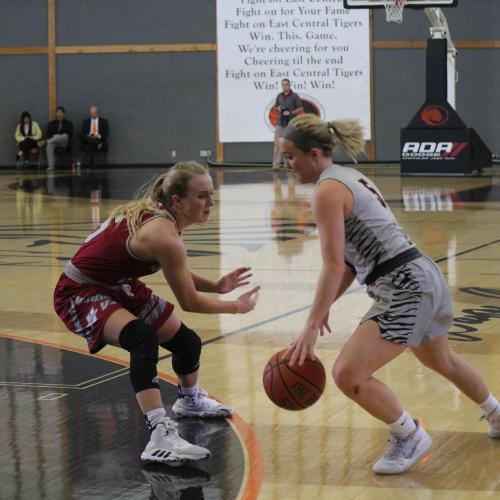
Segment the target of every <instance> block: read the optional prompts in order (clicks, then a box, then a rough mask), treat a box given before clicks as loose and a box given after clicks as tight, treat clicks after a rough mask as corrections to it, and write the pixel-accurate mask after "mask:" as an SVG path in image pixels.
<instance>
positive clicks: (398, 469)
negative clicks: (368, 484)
mask: <svg viewBox="0 0 500 500" xmlns="http://www.w3.org/2000/svg"><path fill="white" fill-rule="evenodd" d="M415 424H416V425H417V428H416V430H415V432H413V433H412V434H410V435H409V436H408V437H407V438H404V439H402V438H400V437H398V436H397V435H395V434H391V437H390V439H389V446H388V447H387V449H386V450H385V453H384V456H383V457H381V458H379V459H378V460H377V461H376V462H375V464H374V465H373V470H374V472H376V473H377V474H401V473H402V472H406V471H407V470H408V469H410V468H411V467H412V466H413V465H415V464H416V463H417V462H418V461H419V460H420V459H421V458H423V457H424V456H425V455H426V454H427V453H428V452H429V450H430V449H431V447H432V439H431V437H430V436H429V434H427V432H425V430H424V429H423V428H422V426H421V425H420V424H419V422H418V421H417V420H415Z"/></svg>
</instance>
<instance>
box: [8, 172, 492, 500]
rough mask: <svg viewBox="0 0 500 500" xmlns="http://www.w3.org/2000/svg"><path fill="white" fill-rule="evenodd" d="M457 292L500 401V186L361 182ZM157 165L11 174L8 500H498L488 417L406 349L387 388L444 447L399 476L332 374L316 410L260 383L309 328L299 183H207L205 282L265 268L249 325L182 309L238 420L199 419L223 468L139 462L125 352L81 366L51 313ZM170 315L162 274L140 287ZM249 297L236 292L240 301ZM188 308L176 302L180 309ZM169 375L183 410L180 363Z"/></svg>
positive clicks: (340, 336)
mask: <svg viewBox="0 0 500 500" xmlns="http://www.w3.org/2000/svg"><path fill="white" fill-rule="evenodd" d="M363 170H364V172H365V173H367V174H368V175H369V176H370V177H371V178H372V179H373V180H374V181H375V183H376V184H377V185H378V187H379V188H380V189H381V191H382V193H383V195H384V197H385V198H386V200H388V201H389V202H390V205H391V207H392V209H393V211H394V213H395V215H396V217H397V218H398V219H399V221H400V223H401V224H402V225H403V227H404V228H405V230H406V232H407V233H408V234H409V236H410V237H411V238H412V239H413V240H414V241H416V243H417V245H418V247H419V248H420V249H421V250H422V251H423V252H425V253H426V254H428V255H429V256H431V257H433V258H434V259H435V260H436V261H437V262H438V263H439V266H440V268H441V270H442V271H443V273H444V274H445V276H446V278H447V280H448V284H449V286H450V289H451V291H452V295H453V306H454V314H455V320H454V325H453V328H452V330H451V332H450V334H449V338H450V340H451V343H452V345H453V348H454V349H455V350H456V352H458V353H460V354H461V355H462V356H464V357H465V359H467V360H468V361H470V362H471V363H473V364H474V365H475V366H476V367H477V368H478V369H479V370H480V372H481V373H482V374H483V376H484V377H485V379H486V380H487V382H488V384H489V385H490V387H491V389H492V391H493V392H494V393H495V394H496V396H497V398H498V397H499V396H500V252H499V249H500V176H499V172H498V171H496V170H494V171H493V172H492V175H491V176H485V177H480V178H428V177H427V178H424V177H401V176H400V175H399V169H398V168H396V167H388V166H380V167H377V168H375V167H369V168H365V169H363ZM158 173H160V171H159V170H151V169H141V170H139V169H136V170H118V169H116V170H109V171H105V170H101V171H96V172H91V171H82V172H75V173H74V174H72V173H71V172H56V173H55V174H52V175H50V176H48V175H47V173H46V172H37V171H33V172H29V171H25V172H15V171H0V213H1V222H0V266H1V275H2V280H1V282H2V288H1V291H0V298H1V300H0V423H1V426H0V499H2V500H3V499H6V500H7V499H9V500H10V499H25V498H26V499H28V498H29V499H37V498H40V499H51V500H52V499H54V500H55V499H65V500H66V499H87V498H89V499H90V498H91V499H116V498H131V499H146V498H159V499H171V498H175V499H234V498H245V499H252V498H257V497H258V498H261V499H265V500H267V499H280V500H281V499H285V500H289V499H307V500H308V499H315V500H320V499H342V500H343V499H351V498H356V499H379V498H380V499H384V500H389V499H423V500H426V499H464V500H465V499H466V500H469V499H480V498H500V440H497V441H495V440H492V439H489V438H488V436H487V426H486V424H485V423H484V422H483V421H479V417H480V412H479V410H478V408H477V407H476V405H474V404H473V403H472V402H471V401H469V400H468V399H467V398H465V397H464V396H463V395H462V394H461V393H460V392H459V391H458V390H457V389H456V388H455V387H454V386H452V385H451V383H449V382H448V381H446V380H444V379H443V378H441V377H439V376H438V375H436V374H434V373H433V372H431V371H429V370H428V369H426V368H424V367H423V366H421V365H420V364H419V363H418V362H417V360H416V359H415V358H414V357H413V356H412V354H411V353H404V354H402V355H401V356H399V357H398V358H397V359H395V360H394V361H393V362H391V363H390V364H388V365H387V366H386V367H384V368H383V369H381V370H380V371H379V372H378V373H377V376H378V377H379V378H380V379H381V380H383V381H384V382H386V383H388V385H389V386H390V387H391V389H392V390H393V391H394V392H395V393H396V394H397V395H398V396H399V397H400V398H401V400H402V402H403V404H404V406H405V407H406V408H407V409H408V410H409V411H410V412H411V413H412V415H413V416H415V417H419V418H421V419H422V421H423V423H424V425H425V427H426V429H427V430H428V432H429V433H430V434H431V435H432V437H433V439H434V447H433V452H432V454H431V455H430V457H429V458H428V459H427V460H426V461H425V462H423V463H420V464H418V465H417V466H416V467H415V468H414V469H413V470H412V471H410V472H409V473H406V474H404V475H401V476H393V477H387V476H377V475H374V474H373V473H372V470H371V465H372V463H373V462H374V461H375V460H376V459H377V458H378V457H379V456H380V454H381V453H382V452H383V450H384V447H385V444H386V440H387V431H386V429H385V426H384V425H383V424H381V423H380V422H378V421H376V420H375V419H374V418H372V417H371V416H370V415H368V414H367V413H366V412H364V411H363V410H362V409H361V408H359V407H357V406H356V405H355V404H353V403H352V402H351V401H350V400H349V399H347V398H346V397H345V396H344V395H343V394H341V393H340V391H339V390H338V389H337V388H336V387H335V386H334V384H333V381H332V380H331V377H328V380H327V386H326V389H325V392H324V394H323V396H322V397H321V399H320V400H319V401H318V402H317V403H316V404H315V405H314V406H312V407H311V408H309V409H307V410H304V411H300V412H290V411H286V410H281V409H279V408H278V407H276V406H274V405H273V404H272V403H271V402H270V401H269V400H268V398H267V396H266V394H265V392H264V390H263V388H262V372H263V369H264V366H265V364H266V362H267V360H268V359H269V358H270V357H271V355H272V354H273V353H274V352H276V351H277V350H279V349H281V348H283V347H285V346H286V345H287V344H288V343H289V342H290V341H291V340H292V339H293V338H294V336H295V335H296V334H297V332H298V331H299V330H300V328H301V326H302V324H303V323H304V321H305V318H306V316H307V312H308V308H309V306H310V304H311V302H312V299H313V294H314V290H315V283H316V279H317V276H318V272H319V270H320V266H321V259H320V249H319V241H318V236H317V232H316V230H315V224H314V222H313V220H312V218H311V210H310V205H309V200H310V195H311V192H312V187H311V186H304V185H296V183H295V181H294V180H293V178H291V177H290V176H287V174H286V173H285V172H281V173H279V174H278V173H273V172H271V171H269V170H265V169H244V168H239V169H213V170H212V172H211V173H212V176H213V180H214V185H215V188H216V206H215V208H214V210H213V214H212V218H211V220H210V222H209V223H207V224H206V225H204V226H197V227H193V228H191V229H189V230H188V231H187V232H186V233H185V238H184V239H185V242H186V245H187V248H188V255H189V264H190V266H191V268H192V269H193V270H194V271H195V272H197V273H199V274H203V275H206V276H208V277H210V278H216V277H218V276H219V275H221V274H223V273H227V272H229V271H230V270H232V269H233V268H235V267H238V266H246V265H249V266H252V268H253V273H254V276H253V278H252V280H253V282H254V283H255V284H260V285H262V291H261V294H260V301H259V303H258V306H257V308H256V309H255V310H254V311H253V312H251V313H250V314H248V315H245V316H239V315H220V316H216V315H214V316H204V315H199V314H190V313H184V312H182V311H181V310H180V308H178V307H177V313H178V314H179V315H180V316H181V318H182V320H183V321H184V322H185V323H186V324H188V325H189V326H190V327H191V328H193V329H195V330H196V331H198V332H199V334H200V336H201V337H202V339H203V342H204V344H205V345H204V348H203V354H202V368H201V372H200V373H201V384H202V386H203V387H204V388H206V389H207V390H208V391H209V392H210V394H212V395H213V396H214V397H217V398H218V399H220V400H222V401H224V402H225V403H227V404H230V405H232V406H233V407H234V408H235V410H236V412H237V415H236V417H235V418H234V419H233V420H232V421H221V422H203V421H200V420H196V419H194V420H185V421H183V422H181V423H180V424H179V425H180V427H179V430H180V433H181V434H182V435H183V436H184V437H186V438H187V439H190V440H192V441H193V442H196V443H199V444H201V445H203V446H207V447H209V448H210V449H211V451H212V454H213V455H212V457H211V458H210V459H209V460H207V461H205V462H202V463H199V464H196V465H184V466H182V467H166V466H156V467H143V466H142V464H141V462H140V458H139V457H140V453H141V451H142V448H143V447H144V444H145V441H146V440H147V433H146V429H145V426H144V421H143V417H142V415H141V414H140V411H139V410H138V408H137V406H136V403H135V401H134V396H133V393H132V391H131V389H130V387H129V382H128V373H127V367H126V364H127V362H128V356H127V353H126V352H125V351H121V350H119V349H116V348H113V347H107V348H106V349H104V350H103V351H102V353H101V355H99V356H89V355H87V354H86V349H85V343H84V341H83V340H82V339H80V338H78V337H76V336H75V335H73V334H71V333H69V332H67V331H66V329H65V327H64V326H63V324H62V323H61V322H60V320H59V319H58V318H57V316H56V315H55V313H54V312H53V309H52V291H53V287H54V285H55V282H56V280H57V279H58V277H59V275H60V273H61V271H62V268H63V266H64V264H65V263H66V261H67V260H68V259H69V258H70V257H71V255H72V254H73V253H74V252H75V250H76V249H77V248H78V245H79V244H80V243H81V241H82V240H83V239H84V237H85V236H86V235H87V234H88V233H89V232H90V231H91V230H92V229H93V228H95V227H96V226H97V225H98V224H99V222H102V221H103V220H104V219H105V218H106V215H107V213H109V211H110V210H111V209H112V208H113V207H114V206H116V204H117V203H119V202H120V201H123V200H126V199H129V198H130V197H131V196H132V195H133V193H134V192H135V191H136V190H137V188H139V187H140V186H141V185H142V184H143V183H145V182H146V181H148V180H149V179H151V178H152V177H153V176H154V175H157V174H158ZM145 281H146V283H147V284H148V285H149V286H151V287H152V288H153V289H154V291H155V292H156V293H158V294H160V295H162V296H164V297H166V298H168V299H169V300H172V301H174V300H173V297H172V293H171V292H170V290H169V288H168V286H167V285H166V283H165V282H164V279H163V277H162V275H161V274H160V273H158V274H156V275H153V276H151V277H148V278H146V279H145ZM234 295H235V294H234ZM174 302H175V301H174ZM369 306H370V299H369V298H368V297H367V296H366V294H365V292H364V289H363V288H362V287H360V286H359V285H356V284H354V285H353V286H352V287H351V289H350V290H349V291H348V292H347V293H346V295H345V296H344V297H343V298H342V299H341V300H339V301H338V302H337V303H336V304H335V305H334V306H333V308H332V313H331V324H332V326H333V335H332V336H328V337H325V338H322V339H320V341H319V343H318V348H317V355H318V356H319V357H320V358H321V360H322V361H323V363H324V365H325V368H326V370H327V373H329V371H330V368H331V366H332V364H333V362H334V360H335V357H336V356H337V354H338V353H339V351H340V349H341V347H342V345H343V344H344V343H345V342H346V340H347V339H348V338H349V335H350V334H351V333H352V331H353V330H354V328H355V327H356V325H357V323H358V322H359V319H360V318H361V317H362V316H363V314H364V312H365V311H366V310H367V309H368V308H369ZM162 354H163V355H162V359H161V361H160V363H159V371H160V372H161V377H162V379H163V380H164V382H163V383H162V394H163V396H164V401H165V404H166V407H167V408H169V406H170V405H171V404H172V402H173V401H174V399H175V394H176V392H175V385H174V382H175V380H174V378H173V371H172V368H171V365H170V359H169V358H170V356H168V353H167V352H166V351H164V352H163V353H162Z"/></svg>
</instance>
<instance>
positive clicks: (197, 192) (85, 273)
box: [54, 162, 259, 462]
mask: <svg viewBox="0 0 500 500" xmlns="http://www.w3.org/2000/svg"><path fill="white" fill-rule="evenodd" d="M212 206H213V185H212V179H211V178H210V175H209V173H208V172H207V170H206V169H205V167H203V166H202V165H200V164H198V163H194V162H185V163H179V164H177V165H175V166H174V167H172V168H171V169H170V170H169V171H168V172H167V173H166V174H165V175H162V176H160V177H159V178H158V179H157V180H156V181H155V182H154V183H153V184H152V185H151V186H150V187H149V189H148V190H147V192H146V193H145V195H144V196H143V197H142V198H139V199H136V200H134V201H131V202H129V203H127V204H125V205H122V206H120V207H118V208H116V209H115V210H114V211H113V213H112V214H111V215H110V217H109V218H108V220H106V221H105V222H104V223H103V224H101V226H100V227H99V228H98V229H97V230H96V231H94V232H93V233H91V234H90V235H89V236H88V237H87V239H86V240H85V241H84V243H83V244H82V246H81V247H80V248H79V250H78V251H77V252H76V254H75V255H74V256H73V257H72V259H71V261H70V262H68V264H67V265H66V267H65V269H64V272H63V273H62V275H61V277H60V279H59V282H58V283H57V285H56V289H55V292H54V307H55V310H56V312H57V314H58V315H59V317H60V318H61V319H62V320H63V322H64V323H65V324H66V326H67V327H68V329H69V330H71V331H73V332H74V333H76V334H78V335H81V336H82V337H84V338H85V339H86V341H87V344H88V348H89V351H90V352H91V353H96V352H98V351H99V350H101V349H102V348H103V347H104V346H105V345H106V344H110V345H113V346H116V347H121V348H123V349H126V350H127V351H129V352H130V381H131V383H132V387H133V389H134V391H135V393H136V397H137V402H138V403H139V406H140V408H141V410H142V412H143V413H144V415H145V417H146V421H147V424H148V427H149V428H150V430H151V431H152V433H151V439H150V441H149V443H148V444H147V446H146V449H145V450H144V452H143V453H142V456H141V458H142V459H143V460H147V461H157V462H177V461H183V460H201V459H204V458H207V457H208V456H209V455H210V452H209V451H208V450H207V449H205V448H202V447H200V446H196V445H192V444H190V443H188V442H187V441H184V440H183V439H182V438H181V437H180V436H179V435H178V434H177V430H176V428H175V424H174V422H173V421H172V420H171V419H169V418H168V417H167V416H166V412H165V409H164V407H163V403H162V400H161V395H160V390H159V384H158V377H157V371H156V365H157V363H158V347H159V346H160V347H162V348H164V349H167V350H168V351H170V352H172V366H173V369H174V371H175V373H176V375H177V377H178V380H179V398H178V399H177V401H176V402H175V404H174V406H173V408H172V410H173V412H174V414H176V415H177V416H179V417H183V416H195V417H230V416H231V415H232V410H231V408H229V407H227V406H225V405H223V404H221V403H218V402H217V401H215V400H214V399H212V398H210V397H208V395H207V393H206V392H205V391H203V390H201V389H200V388H199V387H198V370H199V366H200V353H201V347H202V343H201V339H200V337H199V336H198V335H197V334H196V332H195V331H193V330H191V329H190V328H188V327H187V326H186V325H184V324H183V323H181V320H180V319H179V318H178V317H177V316H176V315H175V314H174V313H173V305H172V304H170V303H169V302H166V301H165V300H163V299H161V298H160V297H158V296H156V295H154V294H153V293H152V291H151V290H150V289H149V288H147V287H146V286H145V285H144V283H143V282H142V281H140V280H139V279H138V278H140V277H142V276H146V275H148V274H152V273H155V272H156V271H158V270H159V269H160V268H161V270H162V271H163V274H164V276H165V278H166V280H167V282H168V284H169V285H170V287H171V289H172V291H173V292H174V294H175V296H176V298H177V300H178V302H179V304H180V305H181V307H182V308H183V309H184V310H186V311H191V312H197V313H205V314H218V313H240V314H245V313H247V312H249V311H251V310H252V309H253V308H254V307H255V304H256V302H257V296H256V292H257V291H258V289H259V287H255V288H253V289H252V290H250V291H248V292H246V293H244V294H243V295H241V296H240V297H239V298H238V299H237V300H231V301H223V300H219V299H216V298H211V297H207V296H206V295H201V294H200V293H198V292H213V293H227V292H230V291H232V290H234V289H235V288H238V287H240V286H243V285H246V284H248V279H249V278H250V276H251V274H250V268H248V267H242V268H239V269H236V270H235V271H233V272H232V273H229V274H228V275H226V276H223V277H222V278H221V279H220V280H218V281H217V282H214V281H211V280H209V279H206V278H203V277H202V276H198V275H197V274H195V273H193V272H192V271H190V270H189V268H188V266H187V259H186V248H185V246H184V243H183V241H182V238H181V234H182V232H183V230H184V229H186V228H187V227H189V226H191V225H193V224H200V223H204V222H206V221H207V220H208V217H209V215H210V210H211V208H212Z"/></svg>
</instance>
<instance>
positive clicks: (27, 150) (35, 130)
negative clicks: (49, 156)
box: [15, 111, 43, 161]
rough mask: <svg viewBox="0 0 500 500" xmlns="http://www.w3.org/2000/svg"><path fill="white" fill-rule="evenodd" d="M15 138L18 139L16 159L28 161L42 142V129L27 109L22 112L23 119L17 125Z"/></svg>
mask: <svg viewBox="0 0 500 500" xmlns="http://www.w3.org/2000/svg"><path fill="white" fill-rule="evenodd" d="M15 138H16V141H17V154H16V161H21V160H24V161H26V160H27V159H28V158H29V157H30V156H31V154H32V152H33V151H32V150H34V149H36V150H37V153H38V151H39V149H40V147H41V146H43V142H42V131H41V130H40V127H39V125H38V123H37V122H35V121H33V120H32V118H31V115H30V114H29V113H28V112H27V111H23V112H22V113H21V120H20V121H19V124H18V125H17V127H16V133H15Z"/></svg>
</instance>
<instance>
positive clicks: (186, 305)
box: [177, 293, 200, 313]
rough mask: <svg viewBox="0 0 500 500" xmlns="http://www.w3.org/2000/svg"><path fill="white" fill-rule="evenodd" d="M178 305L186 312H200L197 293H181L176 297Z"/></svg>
mask: <svg viewBox="0 0 500 500" xmlns="http://www.w3.org/2000/svg"><path fill="white" fill-rule="evenodd" d="M177 300H178V302H179V305H180V306H181V308H182V310H183V311H186V312H194V313H195V312H200V311H199V300H198V297H197V294H196V293H194V294H183V295H181V296H178V297H177Z"/></svg>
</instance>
